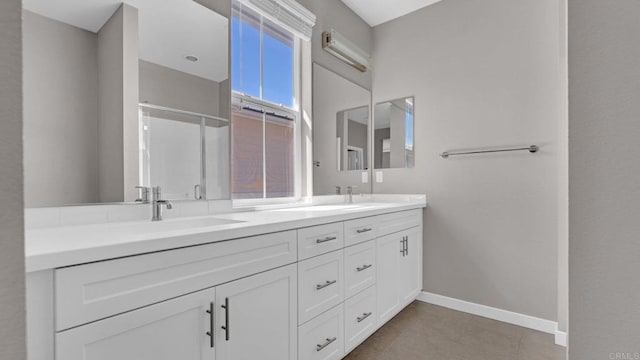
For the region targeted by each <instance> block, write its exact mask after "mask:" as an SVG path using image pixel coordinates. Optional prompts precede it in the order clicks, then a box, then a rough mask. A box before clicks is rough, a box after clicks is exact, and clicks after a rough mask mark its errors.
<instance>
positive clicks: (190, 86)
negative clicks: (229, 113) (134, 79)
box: [140, 60, 228, 116]
mask: <svg viewBox="0 0 640 360" xmlns="http://www.w3.org/2000/svg"><path fill="white" fill-rule="evenodd" d="M227 84H228V82H227ZM220 96H221V95H220V84H219V83H217V82H215V81H212V80H207V79H204V78H201V77H198V76H194V75H190V74H187V73H185V72H182V71H177V70H174V69H170V68H168V67H165V66H161V65H157V64H153V63H150V62H147V61H142V60H140V101H141V102H149V103H150V104H154V105H161V106H168V107H171V108H175V109H180V110H187V111H193V112H197V113H202V114H208V115H214V116H219V108H220V105H219V101H220Z"/></svg>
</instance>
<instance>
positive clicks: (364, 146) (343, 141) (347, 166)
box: [336, 106, 369, 171]
mask: <svg viewBox="0 0 640 360" xmlns="http://www.w3.org/2000/svg"><path fill="white" fill-rule="evenodd" d="M368 143H369V106H362V107H359V108H356V109H351V110H343V111H338V114H337V115H336V153H337V154H338V156H337V158H336V163H337V165H338V167H337V169H338V171H350V170H368V169H369V163H368V162H367V159H368V155H369V146H368Z"/></svg>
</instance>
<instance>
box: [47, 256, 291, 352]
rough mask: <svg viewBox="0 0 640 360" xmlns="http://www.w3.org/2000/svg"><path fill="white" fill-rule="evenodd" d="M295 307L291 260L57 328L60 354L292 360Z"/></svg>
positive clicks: (57, 345)
mask: <svg viewBox="0 0 640 360" xmlns="http://www.w3.org/2000/svg"><path fill="white" fill-rule="evenodd" d="M296 311H297V271H296V265H295V264H293V265H289V266H285V267H282V268H278V269H275V270H271V271H267V272H264V273H261V274H258V275H254V276H250V277H247V278H244V279H240V280H236V281H232V282H230V283H227V284H223V285H220V286H218V287H215V288H211V289H207V290H202V291H198V292H196V293H193V294H189V295H184V296H181V297H178V298H176V299H171V300H167V301H164V302H161V303H158V304H155V305H151V306H147V307H144V308H142V309H138V310H134V311H130V312H127V313H125V314H121V315H117V316H114V317H110V318H107V319H104V320H101V321H97V322H94V323H90V324H87V325H83V326H79V327H76V328H72V329H70V330H66V331H62V332H59V333H57V334H56V359H64V360H113V359H118V360H165V359H166V360H175V359H193V360H214V359H219V360H232V359H263V358H264V359H282V360H295V359H296V352H297V339H296V325H297V324H296ZM248 345H250V346H248Z"/></svg>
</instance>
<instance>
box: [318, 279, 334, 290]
mask: <svg viewBox="0 0 640 360" xmlns="http://www.w3.org/2000/svg"><path fill="white" fill-rule="evenodd" d="M337 282H338V280H332V281H329V280H327V282H326V283H324V284H318V285H316V290H322V289H324V288H326V287H327V286H329V285H333V284H335V283H337Z"/></svg>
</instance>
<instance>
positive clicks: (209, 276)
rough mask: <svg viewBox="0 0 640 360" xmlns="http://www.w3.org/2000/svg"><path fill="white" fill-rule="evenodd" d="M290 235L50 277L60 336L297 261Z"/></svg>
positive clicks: (215, 245) (127, 260) (84, 268)
mask: <svg viewBox="0 0 640 360" xmlns="http://www.w3.org/2000/svg"><path fill="white" fill-rule="evenodd" d="M296 246H297V242H296V232H295V230H292V231H286V232H280V233H274V234H267V235H260V236H254V237H248V238H243V239H236V240H231V241H224V242H219V243H213V244H207V245H200V246H193V247H188V248H184V249H177V250H170V251H163V252H158V253H153V254H147V255H139V256H132V257H127V258H122V259H115V260H108V261H102V262H96V263H91V264H86V265H79V266H73V267H68V268H62V269H57V270H56V271H55V281H56V287H55V304H56V305H55V306H56V330H64V329H67V328H70V327H73V326H77V325H81V324H84V323H88V322H91V321H95V320H98V319H102V318H106V317H109V316H112V315H116V314H119V313H123V312H126V311H129V310H133V309H137V308H140V307H143V306H146V305H149V304H153V303H156V302H160V301H163V300H166V299H169V298H172V297H177V296H180V295H183V294H186V293H190V292H194V291H197V290H200V289H205V288H208V287H212V286H215V285H217V284H220V283H224V282H228V281H231V280H234V279H238V278H241V277H244V276H248V275H251V274H255V273H258V272H261V271H265V270H269V269H272V268H275V267H278V266H282V265H286V264H290V263H293V262H295V261H296V256H297V249H296Z"/></svg>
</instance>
